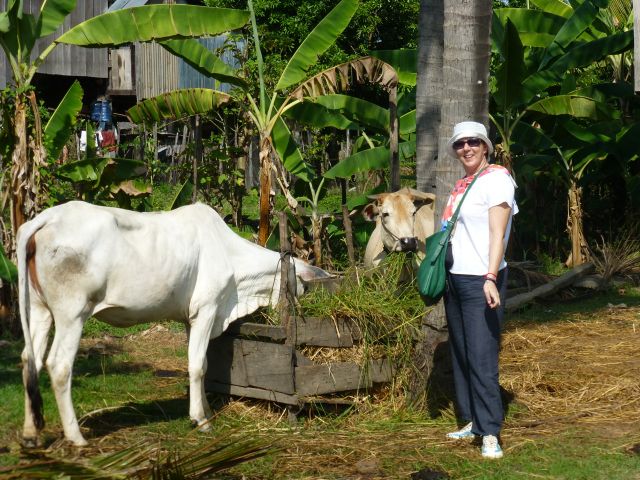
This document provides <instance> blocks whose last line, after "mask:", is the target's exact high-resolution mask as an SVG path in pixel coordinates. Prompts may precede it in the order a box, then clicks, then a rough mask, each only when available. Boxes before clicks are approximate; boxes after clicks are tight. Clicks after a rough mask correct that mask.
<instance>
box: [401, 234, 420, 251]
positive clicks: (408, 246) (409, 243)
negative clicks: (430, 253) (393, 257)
mask: <svg viewBox="0 0 640 480" xmlns="http://www.w3.org/2000/svg"><path fill="white" fill-rule="evenodd" d="M417 249H418V239H417V238H416V237H403V238H401V239H400V251H401V252H415V251H416V250H417Z"/></svg>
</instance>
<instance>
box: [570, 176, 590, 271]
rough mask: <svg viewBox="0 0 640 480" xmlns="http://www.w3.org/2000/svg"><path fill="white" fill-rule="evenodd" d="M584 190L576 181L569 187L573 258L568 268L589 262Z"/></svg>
mask: <svg viewBox="0 0 640 480" xmlns="http://www.w3.org/2000/svg"><path fill="white" fill-rule="evenodd" d="M582 218H583V215H582V188H580V187H579V186H578V184H577V183H576V181H575V180H572V181H571V185H570V186H569V204H568V212H567V231H568V232H569V238H570V239H571V257H570V258H569V260H567V266H569V267H575V266H578V265H582V264H583V263H585V262H587V261H589V248H588V247H587V242H586V240H585V237H584V229H583V225H582Z"/></svg>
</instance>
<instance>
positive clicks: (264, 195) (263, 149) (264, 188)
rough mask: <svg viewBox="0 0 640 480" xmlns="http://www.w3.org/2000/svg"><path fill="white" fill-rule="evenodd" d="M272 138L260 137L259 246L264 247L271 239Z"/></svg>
mask: <svg viewBox="0 0 640 480" xmlns="http://www.w3.org/2000/svg"><path fill="white" fill-rule="evenodd" d="M271 149H272V145H271V138H270V137H269V136H268V135H261V136H260V224H259V227H258V244H259V245H262V246H263V247H264V246H265V245H266V244H267V239H268V238H269V224H270V218H271Z"/></svg>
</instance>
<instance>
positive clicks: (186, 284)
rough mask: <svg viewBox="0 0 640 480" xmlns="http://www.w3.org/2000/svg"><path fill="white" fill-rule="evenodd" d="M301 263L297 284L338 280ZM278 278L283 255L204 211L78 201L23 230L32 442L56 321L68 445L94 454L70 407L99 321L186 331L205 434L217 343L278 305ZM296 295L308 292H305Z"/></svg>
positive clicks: (192, 403) (57, 382) (53, 353)
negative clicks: (90, 324)
mask: <svg viewBox="0 0 640 480" xmlns="http://www.w3.org/2000/svg"><path fill="white" fill-rule="evenodd" d="M294 262H295V263H294V266H295V269H294V268H291V269H290V271H291V272H292V279H294V278H295V277H293V275H296V276H297V277H298V278H299V279H300V280H303V281H307V280H310V279H313V278H322V277H328V276H330V275H329V274H328V273H327V272H325V271H324V270H321V269H319V268H316V267H312V266H309V265H306V264H304V263H303V262H301V261H299V260H297V259H294ZM294 271H295V274H294V273H293V272H294ZM279 272H280V255H279V254H278V253H276V252H273V251H271V250H268V249H266V248H263V247H260V246H258V245H255V244H253V243H251V242H249V241H247V240H244V239H242V238H241V237H239V236H238V235H236V234H235V233H234V232H233V231H232V230H231V229H230V228H229V227H227V225H226V224H225V223H224V221H223V220H222V219H221V218H220V216H219V215H218V214H217V213H216V212H215V211H214V210H213V209H211V208H210V207H207V206H206V205H202V204H196V205H191V206H187V207H182V208H179V209H177V210H174V211H171V212H162V213H138V212H132V211H127V210H121V209H117V208H108V207H99V206H95V205H90V204H88V203H84V202H70V203H67V204H64V205H60V206H57V207H53V208H50V209H48V210H46V211H44V212H42V213H41V214H40V215H38V216H37V217H36V218H34V219H33V220H31V221H29V222H27V223H25V224H24V225H23V226H22V227H21V228H20V230H19V231H18V273H19V285H20V316H21V320H22V328H23V331H24V336H25V349H24V351H23V354H22V360H23V381H24V385H25V421H24V431H23V438H24V442H25V444H26V445H35V444H37V440H38V433H39V431H40V430H41V429H42V427H43V425H44V421H43V417H42V399H41V398H40V392H39V389H38V374H39V372H40V369H41V368H42V361H43V356H44V352H45V350H46V345H47V335H48V333H49V329H50V327H51V324H52V322H55V337H54V339H53V343H52V345H51V350H50V352H49V355H48V357H47V361H46V365H47V369H48V371H49V375H50V377H51V385H52V387H53V391H54V393H55V397H56V402H57V404H58V409H59V412H60V419H61V422H62V426H63V428H64V435H65V437H66V439H67V440H69V441H70V442H71V443H73V444H74V445H77V446H81V445H86V443H87V442H86V440H85V439H84V438H83V436H82V434H81V433H80V428H79V426H78V421H77V419H76V415H75V412H74V409H73V404H72V402H71V373H72V368H73V363H74V359H75V356H76V353H77V350H78V346H79V343H80V336H81V334H82V327H83V325H84V322H85V321H86V320H87V318H89V317H90V316H92V315H93V316H95V317H96V318H98V319H100V320H102V321H104V322H107V323H109V324H111V325H116V326H119V327H127V326H131V325H135V324H138V323H144V322H149V321H153V320H163V319H173V320H180V321H184V322H185V324H186V326H187V332H188V337H189V348H188V349H189V352H188V358H189V416H190V418H191V420H192V421H193V422H195V423H196V424H197V425H198V426H199V427H201V428H202V429H206V428H207V424H206V422H207V418H208V417H209V416H210V415H211V410H210V409H209V405H208V402H207V400H206V397H205V393H204V375H205V372H206V369H207V365H206V351H207V346H208V345H209V340H210V339H211V338H215V337H217V336H218V335H220V334H221V333H222V332H224V331H225V330H226V328H227V327H228V325H229V323H230V322H232V321H234V320H236V319H237V318H240V317H242V316H244V315H247V314H249V313H251V312H253V311H255V310H256V309H257V308H258V307H261V306H266V305H269V304H275V303H276V302H277V301H278V296H279V284H280V281H279V280H280V273H279ZM297 285H298V290H297V292H296V293H297V294H300V293H302V289H303V285H302V283H301V282H298V283H297Z"/></svg>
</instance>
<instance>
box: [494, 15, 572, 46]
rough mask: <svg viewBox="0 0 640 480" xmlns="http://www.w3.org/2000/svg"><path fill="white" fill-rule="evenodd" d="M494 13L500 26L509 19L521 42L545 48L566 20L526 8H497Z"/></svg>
mask: <svg viewBox="0 0 640 480" xmlns="http://www.w3.org/2000/svg"><path fill="white" fill-rule="evenodd" d="M494 14H495V17H496V18H497V19H498V21H499V22H498V23H499V24H500V25H502V26H504V25H505V24H506V21H507V19H509V20H511V22H512V23H513V24H514V25H515V27H516V29H517V30H518V33H519V34H520V39H521V40H522V44H523V45H525V46H527V47H542V48H546V47H547V46H548V45H549V44H551V42H552V41H553V39H554V38H555V36H556V34H557V32H559V31H560V29H561V28H562V27H563V25H564V24H565V22H566V20H565V19H564V18H562V17H559V16H558V15H554V14H551V13H548V12H543V11H540V10H530V9H526V8H497V9H496V10H495V11H494ZM494 20H495V19H494ZM494 30H495V26H494Z"/></svg>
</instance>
